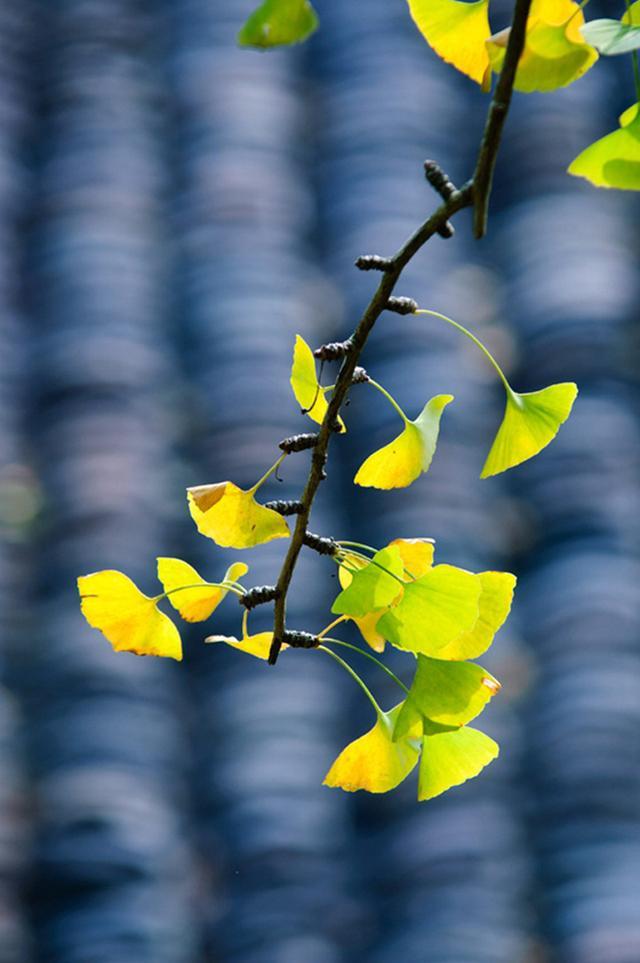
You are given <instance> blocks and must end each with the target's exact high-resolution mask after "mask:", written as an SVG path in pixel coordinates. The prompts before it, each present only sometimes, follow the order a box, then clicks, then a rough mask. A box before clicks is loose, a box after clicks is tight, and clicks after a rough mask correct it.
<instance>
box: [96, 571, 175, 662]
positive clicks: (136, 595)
mask: <svg viewBox="0 0 640 963" xmlns="http://www.w3.org/2000/svg"><path fill="white" fill-rule="evenodd" d="M78 591H79V593H80V599H81V603H80V607H81V609H82V614H83V615H84V617H85V618H86V620H87V622H88V623H89V625H91V626H92V627H93V628H94V629H99V630H100V631H101V632H102V634H103V635H104V636H105V638H107V639H108V640H109V642H110V643H111V645H112V646H113V648H114V649H115V651H116V652H134V653H135V654H136V655H159V656H166V657H167V658H169V659H176V660H177V661H178V662H180V661H181V659H182V643H181V641H180V634H179V632H178V630H177V628H176V627H175V625H174V624H173V622H172V621H171V619H169V618H168V617H167V616H166V615H165V614H164V613H163V612H160V610H159V609H158V608H157V602H158V599H157V598H149V597H148V596H147V595H143V593H142V592H141V591H140V589H139V588H138V587H137V586H136V585H135V583H134V582H132V581H131V579H130V578H129V577H128V576H126V575H124V574H123V573H122V572H116V571H112V570H107V571H104V572H93V573H92V574H91V575H83V576H81V577H80V578H79V579H78Z"/></svg>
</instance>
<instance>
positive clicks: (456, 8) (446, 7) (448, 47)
mask: <svg viewBox="0 0 640 963" xmlns="http://www.w3.org/2000/svg"><path fill="white" fill-rule="evenodd" d="M408 3H409V10H410V11H411V16H412V18H413V20H414V22H415V24H416V26H417V28H418V30H419V31H420V33H421V34H422V36H423V37H424V38H425V40H426V41H427V43H428V44H429V46H430V47H431V48H432V49H433V50H435V52H436V53H437V54H438V56H439V57H442V59H443V60H445V61H446V62H447V63H448V64H451V65H452V66H453V67H456V69H457V70H460V71H461V72H462V73H463V74H466V75H467V77H471V79H472V80H475V81H476V83H478V84H480V85H481V86H482V89H483V90H488V89H489V86H490V83H491V67H490V64H489V56H488V53H487V48H486V46H485V41H486V39H487V37H488V36H489V35H490V33H491V29H490V27H489V0H476V2H471V3H467V2H463V0H408Z"/></svg>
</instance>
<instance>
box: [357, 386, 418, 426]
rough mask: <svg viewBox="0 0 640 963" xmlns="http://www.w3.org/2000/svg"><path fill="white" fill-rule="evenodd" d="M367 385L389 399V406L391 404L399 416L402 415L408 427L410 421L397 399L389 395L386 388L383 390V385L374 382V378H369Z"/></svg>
mask: <svg viewBox="0 0 640 963" xmlns="http://www.w3.org/2000/svg"><path fill="white" fill-rule="evenodd" d="M367 384H369V385H371V386H372V388H375V389H376V390H377V391H379V392H380V394H381V395H384V396H385V398H386V399H387V401H388V402H389V404H390V405H391V406H392V407H393V408H395V410H396V411H397V412H398V414H399V415H400V417H401V418H402V420H403V421H404V423H405V425H407V424H408V423H409V419H408V418H407V416H406V415H405V413H404V411H403V410H402V408H401V407H400V405H399V404H398V402H397V401H396V399H395V398H394V397H393V395H391V394H389V392H388V391H387V389H386V388H383V387H382V385H379V384H378V382H377V381H374V380H373V378H369V380H368V382H367Z"/></svg>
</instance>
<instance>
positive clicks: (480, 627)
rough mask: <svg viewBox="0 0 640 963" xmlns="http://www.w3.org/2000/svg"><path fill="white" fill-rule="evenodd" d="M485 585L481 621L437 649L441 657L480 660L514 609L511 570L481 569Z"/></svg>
mask: <svg viewBox="0 0 640 963" xmlns="http://www.w3.org/2000/svg"><path fill="white" fill-rule="evenodd" d="M478 579H479V580H480V584H481V586H482V590H481V592H480V599H479V602H478V608H479V615H478V621H477V622H476V624H475V625H474V627H473V628H472V629H471V630H470V631H469V632H463V633H462V634H461V635H459V636H458V638H457V639H454V640H453V642H450V643H449V644H448V645H445V646H444V647H443V648H442V649H440V650H439V651H438V658H439V659H452V660H455V661H462V660H464V659H477V658H478V656H480V655H482V654H483V652H486V651H487V649H488V648H489V646H490V645H491V643H492V642H493V639H494V636H495V634H496V632H497V631H498V629H499V628H500V627H501V626H502V625H503V624H504V622H505V621H506V618H507V616H508V614H509V612H510V611H511V603H512V602H513V591H514V589H515V586H516V577H515V575H512V574H511V573H510V572H479V573H478Z"/></svg>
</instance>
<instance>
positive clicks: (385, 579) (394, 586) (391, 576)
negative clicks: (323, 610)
mask: <svg viewBox="0 0 640 963" xmlns="http://www.w3.org/2000/svg"><path fill="white" fill-rule="evenodd" d="M403 571H404V570H403V566H402V558H401V555H400V551H399V549H398V548H397V547H393V548H392V547H389V548H383V549H382V550H381V551H379V552H376V554H375V555H374V556H373V561H372V562H369V564H368V565H366V564H365V565H364V567H362V568H360V569H359V570H358V571H357V572H354V573H349V572H348V573H347V575H351V581H350V583H349V585H348V586H347V587H346V588H344V589H343V590H342V592H340V594H339V595H338V597H337V598H336V600H335V602H334V603H333V605H332V607H331V611H332V612H333V613H334V614H335V615H349V616H364V615H369V614H370V613H372V612H375V611H377V610H378V609H384V608H386V607H387V606H388V605H391V603H392V602H393V601H394V599H395V598H397V596H398V595H399V594H400V592H401V591H402V583H401V579H402V573H403Z"/></svg>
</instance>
